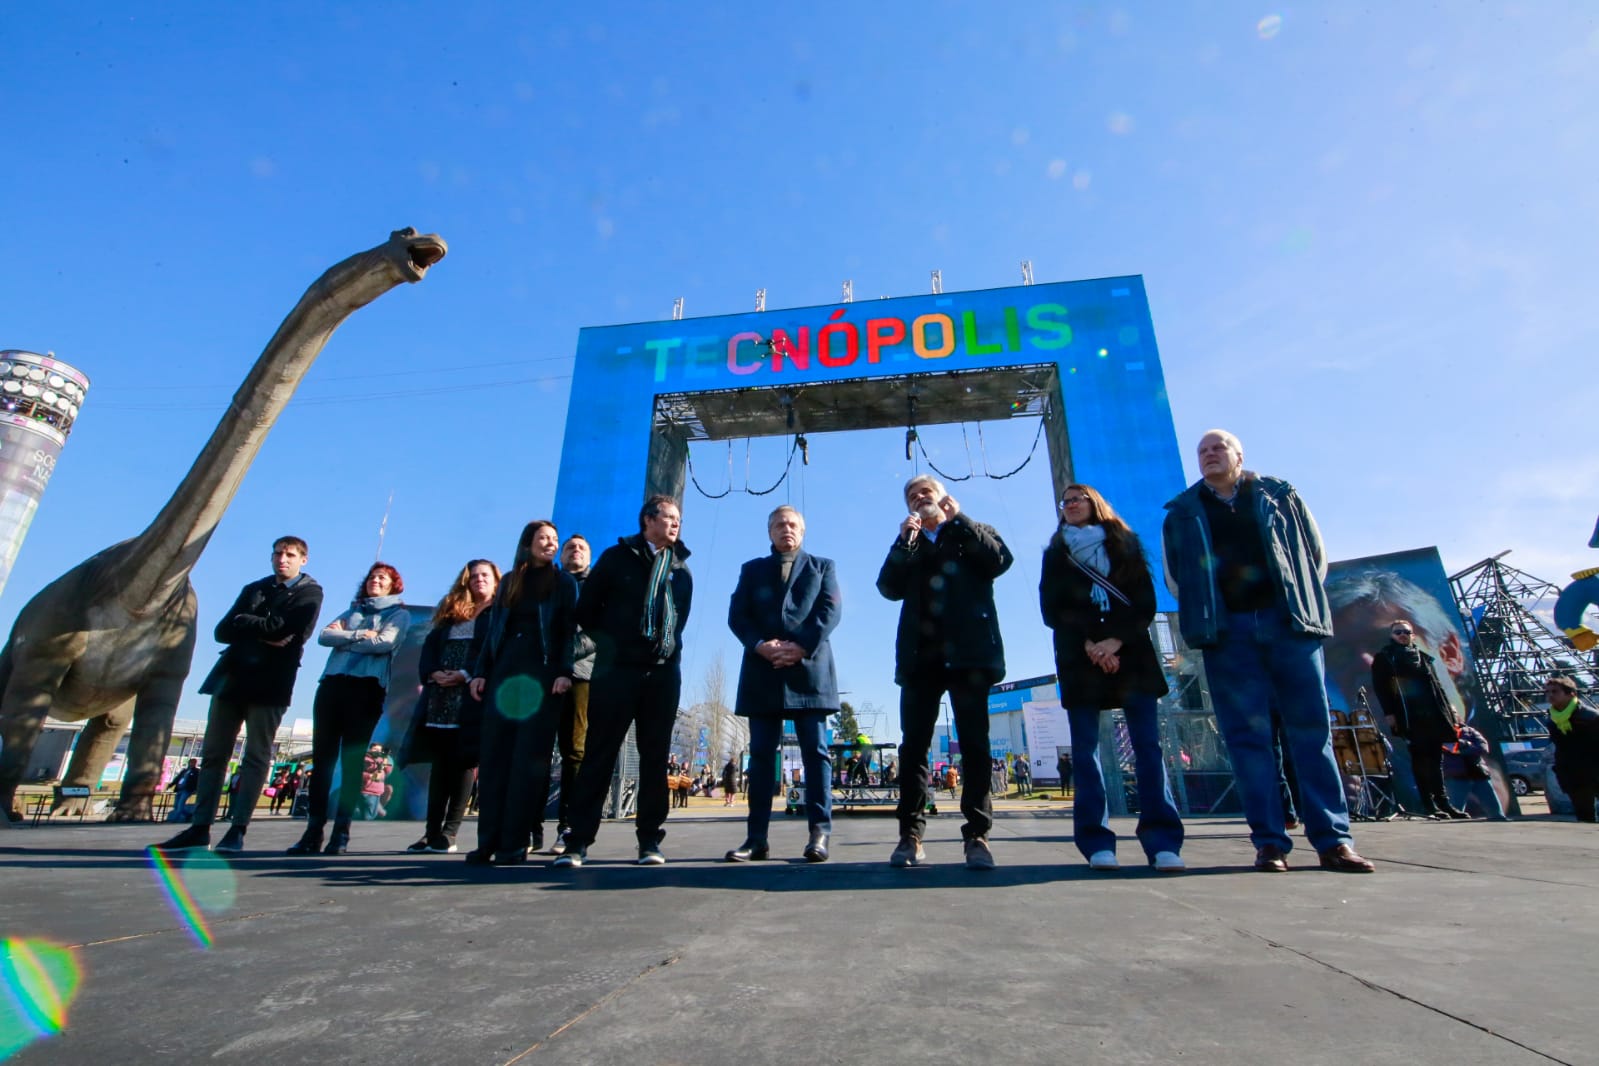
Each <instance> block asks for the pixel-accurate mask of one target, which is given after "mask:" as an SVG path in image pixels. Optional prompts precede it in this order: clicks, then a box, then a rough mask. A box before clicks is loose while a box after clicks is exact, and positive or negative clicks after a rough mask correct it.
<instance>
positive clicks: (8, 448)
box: [0, 348, 89, 592]
mask: <svg viewBox="0 0 1599 1066" xmlns="http://www.w3.org/2000/svg"><path fill="white" fill-rule="evenodd" d="M88 391H89V379H88V378H87V377H85V376H84V375H83V373H82V372H81V371H79V370H78V369H76V368H75V367H71V366H68V365H67V364H66V363H63V362H61V361H60V360H59V359H57V358H56V357H55V356H54V354H53V353H49V352H47V353H45V354H44V355H39V354H37V353H35V352H24V351H17V350H15V349H10V348H7V349H4V350H0V592H4V591H5V586H6V582H7V581H8V580H9V579H10V577H11V565H12V564H13V563H14V562H16V560H17V552H18V551H19V550H21V548H22V538H23V537H25V536H27V535H28V526H29V525H31V524H32V523H33V513H34V512H35V511H37V510H38V509H39V497H41V496H43V495H44V487H45V486H46V485H48V484H49V483H50V475H51V474H53V473H54V472H55V468H56V460H57V459H59V458H61V449H62V448H64V447H65V446H66V443H67V437H68V436H70V435H71V433H72V426H73V423H75V422H76V421H77V420H78V409H79V408H80V407H81V406H82V405H83V397H84V395H85V394H86V393H87V392H88Z"/></svg>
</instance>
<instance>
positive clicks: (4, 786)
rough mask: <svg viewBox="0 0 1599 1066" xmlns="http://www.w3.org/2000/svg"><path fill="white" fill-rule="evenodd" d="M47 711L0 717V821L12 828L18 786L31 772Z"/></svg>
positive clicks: (25, 712) (10, 714) (18, 713)
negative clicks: (35, 746) (31, 762)
mask: <svg viewBox="0 0 1599 1066" xmlns="http://www.w3.org/2000/svg"><path fill="white" fill-rule="evenodd" d="M44 718H45V714H44V712H43V711H34V710H29V711H18V712H15V713H9V712H8V713H6V714H5V715H4V716H3V717H0V820H4V821H5V822H6V824H10V822H11V820H12V819H11V817H10V814H11V812H12V811H13V810H14V809H15V805H16V800H17V786H18V785H20V784H21V783H22V775H23V774H25V773H27V772H28V757H29V756H30V755H32V754H33V746H34V745H35V744H37V743H38V742H39V734H40V733H41V732H43V731H44Z"/></svg>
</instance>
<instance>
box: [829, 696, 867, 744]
mask: <svg viewBox="0 0 1599 1066" xmlns="http://www.w3.org/2000/svg"><path fill="white" fill-rule="evenodd" d="M832 724H833V730H834V732H835V734H836V739H837V741H838V742H839V743H842V744H853V743H855V738H856V737H858V736H860V735H861V724H860V723H859V722H857V721H856V720H855V708H854V707H852V706H850V702H849V700H843V701H841V702H840V703H839V705H838V713H837V714H835V715H833V718H832Z"/></svg>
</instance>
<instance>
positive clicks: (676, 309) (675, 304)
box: [672, 296, 683, 319]
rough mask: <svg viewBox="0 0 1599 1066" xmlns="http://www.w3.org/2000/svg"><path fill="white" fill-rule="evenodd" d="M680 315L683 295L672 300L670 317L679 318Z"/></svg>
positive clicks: (681, 314) (681, 313) (681, 315)
mask: <svg viewBox="0 0 1599 1066" xmlns="http://www.w3.org/2000/svg"><path fill="white" fill-rule="evenodd" d="M682 317H683V297H681V296H679V297H678V298H677V299H675V300H673V301H672V318H673V319H679V318H682Z"/></svg>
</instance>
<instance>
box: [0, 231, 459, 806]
mask: <svg viewBox="0 0 1599 1066" xmlns="http://www.w3.org/2000/svg"><path fill="white" fill-rule="evenodd" d="M446 250H447V249H446V246H445V243H444V241H443V240H442V239H441V238H439V237H438V236H437V235H436V234H418V233H417V232H416V230H414V229H403V230H398V231H396V232H394V233H392V234H390V235H389V239H388V240H387V241H385V242H384V243H383V244H380V245H378V246H377V247H376V248H372V249H369V250H367V251H365V252H361V253H359V254H357V255H353V256H351V257H350V258H348V259H346V260H344V261H343V262H341V263H339V264H337V265H335V266H333V267H332V268H330V269H329V270H328V271H327V272H326V273H324V274H323V275H322V276H321V277H320V278H318V279H317V280H316V281H315V282H314V283H313V284H312V285H311V287H310V288H309V289H307V290H306V292H305V295H304V296H302V297H300V302H299V303H297V304H295V306H294V310H292V311H290V312H289V314H288V317H287V318H285V319H284V320H283V324H282V325H280V326H279V327H278V330H277V332H276V333H275V334H273V337H272V340H271V342H270V343H268V344H267V346H266V349H265V350H264V351H263V352H262V353H261V356H260V358H258V359H257V360H256V361H255V365H254V366H253V367H251V368H250V373H249V374H248V375H247V376H246V377H245V379H244V384H242V385H241V386H239V391H238V392H236V393H235V394H234V396H233V402H232V403H231V404H230V405H229V407H228V411H227V413H226V414H224V415H223V416H222V420H221V422H219V423H218V424H217V428H216V429H215V431H213V432H212V434H211V439H210V440H208V441H207V442H206V445H205V448H204V449H203V450H202V451H201V452H200V456H199V458H197V459H196V460H195V461H194V465H193V466H192V467H190V469H189V472H188V474H187V475H186V476H185V477H184V479H183V481H182V483H181V484H180V485H179V486H178V488H177V491H176V492H174V493H173V494H172V498H171V499H170V500H168V501H167V504H166V506H165V507H163V508H162V509H161V513H160V514H158V515H156V517H155V520H154V521H153V522H151V523H150V526H149V528H147V529H146V530H145V531H144V532H143V533H140V534H139V535H138V536H136V537H134V538H133V539H132V540H125V541H123V542H122V543H120V544H115V545H112V546H111V547H109V548H107V549H105V550H104V551H102V552H100V553H98V554H97V555H94V556H92V557H90V558H89V559H87V560H85V561H84V562H82V563H79V564H78V565H77V566H75V567H73V568H72V569H71V570H69V571H67V572H66V573H65V574H63V575H61V576H60V577H58V578H56V580H54V581H52V582H51V583H50V584H49V585H47V586H45V587H44V588H43V589H41V590H40V591H39V593H38V595H36V596H34V597H33V599H31V600H29V601H28V604H27V606H25V607H23V608H22V612H21V613H20V614H19V615H18V616H17V620H16V623H15V624H14V625H13V626H12V629H11V637H10V639H9V640H8V641H7V642H6V646H5V649H4V650H3V651H0V744H3V747H0V814H6V815H9V820H11V821H16V820H18V819H19V818H20V815H19V814H17V812H16V811H15V809H14V801H15V795H16V790H17V786H18V784H20V783H21V779H22V775H23V773H24V772H25V770H26V768H27V763H28V757H29V755H31V754H32V752H33V747H34V745H35V744H36V743H37V742H38V739H39V734H40V732H41V731H42V730H43V727H44V720H45V717H46V716H47V715H48V716H52V717H54V718H56V719H59V720H61V721H66V722H75V721H84V722H85V723H86V724H85V726H84V728H83V734H82V735H81V736H80V737H79V738H78V744H77V747H76V748H75V749H74V751H73V754H72V760H71V762H70V763H69V764H68V767H67V772H66V775H65V777H64V778H63V780H62V784H63V785H90V786H92V785H94V784H95V783H96V782H97V781H98V780H99V778H100V774H101V772H102V771H103V770H104V769H105V766H106V763H107V762H108V761H109V760H110V758H111V754H112V753H113V752H114V751H115V750H116V746H117V744H118V742H119V741H120V740H121V739H122V734H123V732H124V731H125V730H126V729H127V728H128V726H129V723H130V722H131V723H132V726H133V733H132V736H131V739H130V740H129V742H128V769H127V774H126V776H125V777H124V779H123V784H122V795H121V799H120V800H119V801H118V803H117V806H116V808H115V809H114V810H113V811H112V813H111V816H110V820H111V821H139V820H148V819H149V818H150V812H151V803H152V800H153V798H154V795H155V791H156V789H157V787H158V784H159V780H160V773H161V766H162V757H163V756H164V755H165V754H166V751H167V746H168V744H169V742H170V741H171V737H172V720H173V718H174V717H175V716H176V714H177V709H178V696H179V693H180V692H181V690H182V687H183V680H184V678H186V677H187V676H188V673H189V663H190V660H191V659H192V658H193V656H194V643H195V619H196V616H197V613H198V611H197V604H196V599H195V594H194V586H193V585H192V584H191V583H190V581H189V572H190V571H191V570H192V569H193V568H194V564H195V562H196V561H197V560H198V559H199V557H200V553H201V552H202V551H204V550H205V545H206V542H207V541H208V540H210V538H211V534H212V532H213V531H214V530H215V529H216V527H217V523H218V522H219V521H221V519H222V515H223V513H224V512H225V511H226V510H227V508H228V504H229V503H231V502H232V500H233V494H234V493H235V492H236V491H237V490H238V487H239V482H240V481H241V480H242V479H243V478H244V474H245V471H247V470H248V469H249V468H250V464H251V462H253V461H254V459H255V456H256V453H257V452H258V451H260V449H261V445H262V443H263V442H264V441H265V440H266V435H267V432H268V431H269V430H271V428H272V425H273V423H274V422H276V421H277V419H278V416H279V415H281V414H282V413H283V409H284V407H285V406H287V404H288V402H289V399H290V398H291V397H292V396H293V395H294V390H295V388H296V387H298V385H299V384H300V381H301V379H302V378H304V377H305V374H306V372H307V371H309V370H310V369H311V364H312V363H313V362H315V361H316V357H317V355H318V354H320V353H321V351H322V346H323V345H324V344H326V343H327V340H328V337H329V336H331V335H332V333H333V331H334V330H335V329H337V328H338V326H339V324H340V323H341V322H343V321H344V320H345V319H346V318H347V317H349V315H350V314H351V313H352V312H354V311H355V310H357V309H358V308H361V307H363V306H365V305H366V304H369V303H371V302H372V301H373V300H375V299H377V298H378V297H379V296H382V295H383V294H384V293H386V292H388V291H389V290H390V289H392V288H394V287H395V286H397V285H399V284H401V283H403V282H416V281H421V280H422V278H423V277H424V276H426V274H427V271H428V268H429V267H431V266H432V265H433V264H434V263H437V262H438V261H439V260H440V259H442V258H444V255H445V252H446ZM80 802H81V801H80ZM63 806H65V804H63V802H62V800H61V798H60V792H59V791H58V792H57V800H56V808H57V809H60V808H61V807H63ZM6 821H7V819H6V818H0V824H4V823H5V822H6Z"/></svg>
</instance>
